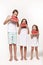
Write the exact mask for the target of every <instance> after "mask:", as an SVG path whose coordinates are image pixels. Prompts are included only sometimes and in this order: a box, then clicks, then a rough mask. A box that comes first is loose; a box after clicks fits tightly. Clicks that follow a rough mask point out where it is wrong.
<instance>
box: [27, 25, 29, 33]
mask: <svg viewBox="0 0 43 65" xmlns="http://www.w3.org/2000/svg"><path fill="white" fill-rule="evenodd" d="M27 30H28V34H29V27H28V25H27Z"/></svg>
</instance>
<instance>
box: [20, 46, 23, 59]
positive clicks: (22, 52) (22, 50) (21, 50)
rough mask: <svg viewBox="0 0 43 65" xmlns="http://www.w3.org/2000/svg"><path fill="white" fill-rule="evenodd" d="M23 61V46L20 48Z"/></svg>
mask: <svg viewBox="0 0 43 65" xmlns="http://www.w3.org/2000/svg"><path fill="white" fill-rule="evenodd" d="M20 54H21V60H23V46H20Z"/></svg>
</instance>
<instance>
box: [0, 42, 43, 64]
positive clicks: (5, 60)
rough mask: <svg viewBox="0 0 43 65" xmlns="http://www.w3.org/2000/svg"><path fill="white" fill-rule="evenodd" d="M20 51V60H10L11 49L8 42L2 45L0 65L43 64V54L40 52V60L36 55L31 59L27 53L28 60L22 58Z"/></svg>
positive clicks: (0, 48)
mask: <svg viewBox="0 0 43 65" xmlns="http://www.w3.org/2000/svg"><path fill="white" fill-rule="evenodd" d="M17 53H18V61H15V60H13V61H11V62H10V61H9V49H8V44H7V45H4V43H3V46H2V47H1V46H0V65H43V55H42V53H40V54H39V57H40V60H37V59H36V57H34V58H33V60H30V54H29V53H28V54H27V60H26V61H25V60H23V61H21V60H20V53H19V52H17Z"/></svg>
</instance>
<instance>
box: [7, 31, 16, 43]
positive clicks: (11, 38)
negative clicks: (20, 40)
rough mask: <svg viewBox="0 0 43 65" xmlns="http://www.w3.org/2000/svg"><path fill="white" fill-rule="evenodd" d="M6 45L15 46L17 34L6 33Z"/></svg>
mask: <svg viewBox="0 0 43 65" xmlns="http://www.w3.org/2000/svg"><path fill="white" fill-rule="evenodd" d="M8 43H9V44H17V33H13V32H8Z"/></svg>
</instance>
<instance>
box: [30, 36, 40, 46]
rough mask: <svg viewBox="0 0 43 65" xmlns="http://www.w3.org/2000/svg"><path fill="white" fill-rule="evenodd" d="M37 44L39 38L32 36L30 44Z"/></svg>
mask: <svg viewBox="0 0 43 65" xmlns="http://www.w3.org/2000/svg"><path fill="white" fill-rule="evenodd" d="M38 45H39V40H38V39H37V37H33V38H32V39H31V46H32V47H38Z"/></svg>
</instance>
